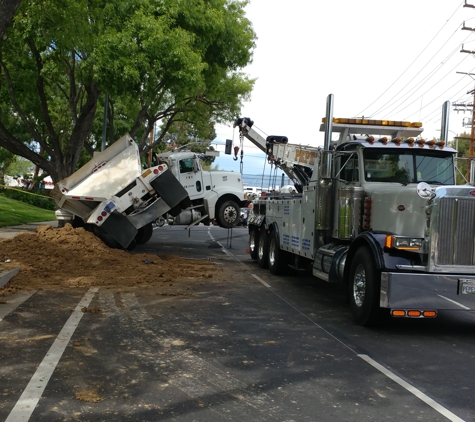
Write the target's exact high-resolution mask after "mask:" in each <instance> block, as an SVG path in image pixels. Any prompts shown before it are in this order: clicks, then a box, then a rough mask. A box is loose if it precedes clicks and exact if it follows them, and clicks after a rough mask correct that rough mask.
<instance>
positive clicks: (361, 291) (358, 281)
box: [353, 264, 366, 308]
mask: <svg viewBox="0 0 475 422" xmlns="http://www.w3.org/2000/svg"><path fill="white" fill-rule="evenodd" d="M365 294H366V273H365V270H364V267H363V265H361V264H360V265H358V267H357V268H356V271H355V276H354V279H353V299H354V302H355V305H356V306H358V308H361V307H362V306H363V302H364V298H365Z"/></svg>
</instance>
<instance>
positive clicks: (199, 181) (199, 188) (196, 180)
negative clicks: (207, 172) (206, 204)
mask: <svg viewBox="0 0 475 422" xmlns="http://www.w3.org/2000/svg"><path fill="white" fill-rule="evenodd" d="M178 168H179V169H180V183H181V184H182V185H183V187H184V188H185V189H186V191H187V192H188V195H189V196H190V199H191V200H193V199H197V198H201V197H203V195H204V186H203V177H202V171H201V169H200V168H199V165H198V163H197V162H196V160H195V159H194V158H183V159H181V160H179V162H178Z"/></svg>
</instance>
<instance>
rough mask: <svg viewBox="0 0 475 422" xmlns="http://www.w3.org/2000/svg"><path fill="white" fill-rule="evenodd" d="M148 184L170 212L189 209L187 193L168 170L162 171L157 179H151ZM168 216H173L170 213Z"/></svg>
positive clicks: (189, 202) (189, 203)
mask: <svg viewBox="0 0 475 422" xmlns="http://www.w3.org/2000/svg"><path fill="white" fill-rule="evenodd" d="M150 184H151V185H152V187H153V188H154V189H155V191H156V192H157V193H158V195H159V196H160V197H161V198H162V199H163V200H164V201H165V202H166V203H167V204H168V206H169V207H170V210H178V209H179V212H178V213H177V214H176V215H178V214H179V213H180V212H181V210H184V209H186V208H188V207H191V200H190V197H189V196H188V192H187V191H186V189H185V188H184V187H183V185H182V184H181V183H180V182H179V181H178V179H177V178H176V177H175V176H174V175H173V173H172V172H171V171H170V170H166V171H164V172H163V173H162V174H161V175H160V176H159V177H157V178H155V179H153V180H152V181H151V182H150ZM170 214H172V215H173V213H172V212H170Z"/></svg>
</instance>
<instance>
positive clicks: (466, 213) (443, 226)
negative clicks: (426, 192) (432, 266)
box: [436, 198, 475, 265]
mask: <svg viewBox="0 0 475 422" xmlns="http://www.w3.org/2000/svg"><path fill="white" fill-rule="evenodd" d="M439 216H440V217H439V218H440V222H439V236H438V241H437V255H436V265H474V264H475V247H474V234H475V219H474V216H475V201H473V200H470V199H460V198H441V200H440V214H439Z"/></svg>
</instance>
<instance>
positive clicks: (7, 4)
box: [0, 0, 21, 43]
mask: <svg viewBox="0 0 475 422" xmlns="http://www.w3.org/2000/svg"><path fill="white" fill-rule="evenodd" d="M20 2H21V0H0V43H1V42H2V38H3V34H4V33H5V30H6V29H7V26H8V25H9V24H10V22H11V21H12V19H13V16H15V12H16V10H17V9H18V6H19V5H20Z"/></svg>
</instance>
